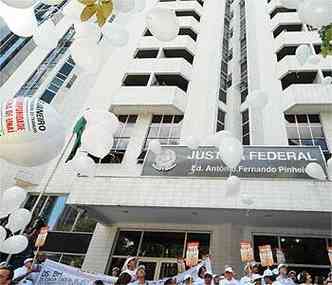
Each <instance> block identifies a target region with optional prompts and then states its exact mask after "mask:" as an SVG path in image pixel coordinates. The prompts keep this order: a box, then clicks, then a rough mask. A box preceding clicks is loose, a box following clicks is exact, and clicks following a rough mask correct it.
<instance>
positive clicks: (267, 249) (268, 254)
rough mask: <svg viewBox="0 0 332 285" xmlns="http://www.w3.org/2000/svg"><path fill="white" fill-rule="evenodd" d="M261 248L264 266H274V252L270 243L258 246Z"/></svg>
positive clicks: (260, 252)
mask: <svg viewBox="0 0 332 285" xmlns="http://www.w3.org/2000/svg"><path fill="white" fill-rule="evenodd" d="M258 249H259V257H260V259H261V265H262V266H267V267H269V266H272V265H273V263H274V261H273V254H272V249H271V246H270V245H262V246H259V247H258Z"/></svg>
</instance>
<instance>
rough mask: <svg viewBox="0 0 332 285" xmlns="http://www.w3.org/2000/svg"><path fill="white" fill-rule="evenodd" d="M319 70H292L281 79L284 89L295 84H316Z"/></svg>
mask: <svg viewBox="0 0 332 285" xmlns="http://www.w3.org/2000/svg"><path fill="white" fill-rule="evenodd" d="M316 76H317V71H308V72H304V71H302V72H291V73H288V74H287V75H285V76H284V77H283V78H282V79H281V85H282V89H283V90H285V89H286V88H288V87H289V86H291V85H293V84H314V83H315V79H316Z"/></svg>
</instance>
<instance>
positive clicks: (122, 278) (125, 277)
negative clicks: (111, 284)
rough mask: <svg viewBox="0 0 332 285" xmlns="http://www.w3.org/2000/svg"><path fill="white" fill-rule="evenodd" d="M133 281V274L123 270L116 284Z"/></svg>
mask: <svg viewBox="0 0 332 285" xmlns="http://www.w3.org/2000/svg"><path fill="white" fill-rule="evenodd" d="M130 282H131V275H130V274H129V273H127V272H122V273H121V274H120V276H119V279H118V281H116V283H115V284H116V285H127V284H128V283H130Z"/></svg>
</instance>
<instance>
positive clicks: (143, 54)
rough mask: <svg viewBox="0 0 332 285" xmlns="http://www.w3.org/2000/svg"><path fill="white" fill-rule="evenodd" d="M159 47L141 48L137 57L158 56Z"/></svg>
mask: <svg viewBox="0 0 332 285" xmlns="http://www.w3.org/2000/svg"><path fill="white" fill-rule="evenodd" d="M158 52H159V49H139V50H138V51H137V52H136V54H135V58H156V57H157V56H158Z"/></svg>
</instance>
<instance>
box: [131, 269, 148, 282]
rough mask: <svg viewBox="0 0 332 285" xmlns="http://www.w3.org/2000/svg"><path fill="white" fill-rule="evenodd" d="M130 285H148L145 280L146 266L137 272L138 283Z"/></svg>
mask: <svg viewBox="0 0 332 285" xmlns="http://www.w3.org/2000/svg"><path fill="white" fill-rule="evenodd" d="M129 284H130V285H147V282H146V280H145V266H144V265H140V266H138V268H137V270H136V281H134V282H132V283H129Z"/></svg>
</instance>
